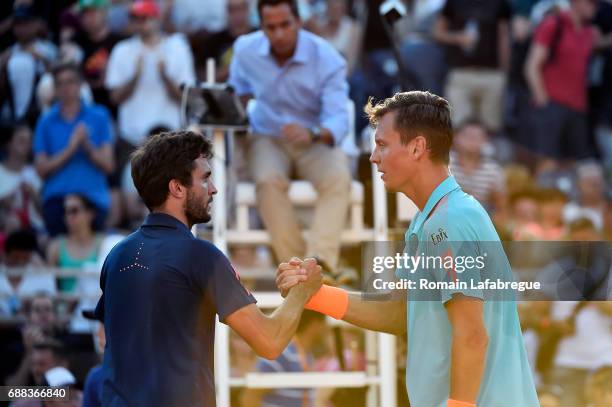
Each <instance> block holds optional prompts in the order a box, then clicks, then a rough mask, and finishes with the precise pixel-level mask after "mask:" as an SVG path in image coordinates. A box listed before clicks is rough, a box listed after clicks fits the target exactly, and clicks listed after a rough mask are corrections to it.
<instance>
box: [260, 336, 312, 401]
mask: <svg viewBox="0 0 612 407" xmlns="http://www.w3.org/2000/svg"><path fill="white" fill-rule="evenodd" d="M308 359H309V360H308V362H307V363H308V365H312V364H313V360H312V358H311V357H308ZM256 369H257V371H258V372H262V373H281V372H282V373H288V372H305V371H307V370H308V367H307V366H303V363H302V361H301V360H300V354H299V352H298V349H297V347H296V346H295V343H294V342H291V343H289V345H288V346H287V347H286V348H285V350H284V351H283V353H281V355H280V356H279V357H278V358H277V359H275V360H267V359H263V358H257V365H256ZM314 395H315V393H314V390H312V389H275V390H273V391H272V392H270V393H268V394H266V395H265V396H264V398H263V400H262V403H261V405H262V407H310V406H314Z"/></svg>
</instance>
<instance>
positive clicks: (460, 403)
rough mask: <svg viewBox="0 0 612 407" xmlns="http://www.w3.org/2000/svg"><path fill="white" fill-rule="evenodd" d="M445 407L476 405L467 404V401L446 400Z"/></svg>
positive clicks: (470, 406)
mask: <svg viewBox="0 0 612 407" xmlns="http://www.w3.org/2000/svg"><path fill="white" fill-rule="evenodd" d="M446 407H476V404H474V403H468V402H467V401H459V400H453V399H448V400H447V401H446Z"/></svg>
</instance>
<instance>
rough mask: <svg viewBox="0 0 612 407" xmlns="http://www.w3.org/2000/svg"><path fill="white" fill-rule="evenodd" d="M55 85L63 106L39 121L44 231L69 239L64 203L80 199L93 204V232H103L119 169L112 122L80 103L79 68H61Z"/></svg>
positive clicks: (99, 108)
mask: <svg viewBox="0 0 612 407" xmlns="http://www.w3.org/2000/svg"><path fill="white" fill-rule="evenodd" d="M53 79H54V82H55V93H56V97H57V99H58V102H57V103H56V104H55V105H54V106H53V107H52V108H51V109H50V110H49V112H47V113H46V114H45V115H44V116H42V117H41V118H40V120H39V121H38V124H37V126H36V134H35V136H34V155H35V165H36V170H37V171H38V173H39V175H40V176H41V178H43V179H44V185H43V191H42V201H43V218H44V220H45V225H46V227H47V231H48V232H49V234H50V235H51V236H56V235H57V234H60V233H66V225H65V224H64V216H63V213H64V208H63V205H64V204H63V202H64V197H65V196H66V195H68V194H71V193H77V194H82V195H84V196H85V197H86V198H88V199H89V200H90V201H91V202H93V203H94V205H95V207H96V217H95V220H94V226H95V228H96V229H100V228H102V227H103V225H104V220H105V218H106V214H107V212H108V209H109V206H110V195H109V191H108V185H107V183H106V175H107V174H110V173H111V172H112V171H113V168H114V157H113V152H112V145H111V143H112V140H111V118H110V115H109V113H108V111H107V110H106V108H104V107H102V106H99V105H87V104H85V103H83V102H82V101H81V100H80V98H79V90H80V87H81V81H82V77H81V72H80V70H79V68H78V66H76V65H72V64H62V65H58V66H57V67H56V68H55V69H54V70H53Z"/></svg>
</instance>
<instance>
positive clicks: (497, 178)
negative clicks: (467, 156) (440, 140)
mask: <svg viewBox="0 0 612 407" xmlns="http://www.w3.org/2000/svg"><path fill="white" fill-rule="evenodd" d="M449 167H450V170H451V174H452V175H453V176H454V177H455V179H456V180H457V183H458V184H459V185H460V186H461V189H462V190H463V191H464V192H466V193H468V194H470V195H472V196H473V197H474V198H476V200H478V201H479V202H480V204H481V205H482V206H484V207H485V208H486V209H487V210H490V209H491V208H492V207H493V204H494V202H493V193H495V192H504V191H505V184H506V181H505V179H504V173H503V171H502V168H501V166H500V165H499V164H497V163H496V162H495V161H493V160H491V159H487V158H484V157H483V158H482V159H481V161H480V165H479V166H478V168H476V169H475V170H473V171H470V172H468V171H466V169H465V168H464V167H463V166H461V164H459V160H458V158H457V154H456V153H454V152H451V154H450V165H449Z"/></svg>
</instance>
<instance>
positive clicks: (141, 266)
mask: <svg viewBox="0 0 612 407" xmlns="http://www.w3.org/2000/svg"><path fill="white" fill-rule="evenodd" d="M143 246H144V242H140V244H139V245H138V249H137V250H136V255H135V256H134V259H133V260H132V263H130V264H129V265H127V266H125V267H123V268H121V269H120V270H119V271H129V270H132V269H136V270H149V266H145V265H144V264H142V263H141V262H142V260H140V258H141V257H142V248H143Z"/></svg>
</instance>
